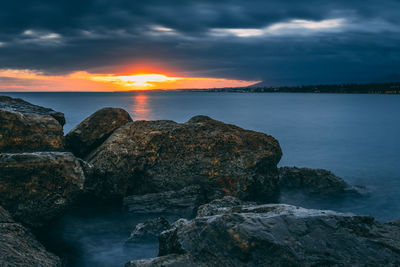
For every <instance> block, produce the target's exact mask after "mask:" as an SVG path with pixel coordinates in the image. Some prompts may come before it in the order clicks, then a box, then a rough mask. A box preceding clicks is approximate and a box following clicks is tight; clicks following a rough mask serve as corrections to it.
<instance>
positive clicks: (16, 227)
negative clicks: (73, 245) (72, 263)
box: [0, 206, 61, 267]
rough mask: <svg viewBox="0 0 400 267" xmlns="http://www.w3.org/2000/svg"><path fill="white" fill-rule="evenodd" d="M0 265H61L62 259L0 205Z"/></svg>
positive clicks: (45, 266) (13, 266)
mask: <svg viewBox="0 0 400 267" xmlns="http://www.w3.org/2000/svg"><path fill="white" fill-rule="evenodd" d="M0 266H10V267H11V266H12V267H25V266H42V267H47V266H49V267H50V266H51V267H54V266H61V260H60V258H58V257H57V256H56V255H54V254H52V253H50V252H48V251H46V249H45V248H44V247H43V246H42V245H41V244H40V243H39V242H38V241H37V240H36V238H35V237H34V236H33V235H32V234H31V233H30V232H29V231H28V229H26V228H25V227H24V226H22V225H21V224H19V223H16V222H15V221H14V220H13V219H12V217H11V216H10V214H8V212H7V211H6V210H4V209H3V208H2V207H1V206H0Z"/></svg>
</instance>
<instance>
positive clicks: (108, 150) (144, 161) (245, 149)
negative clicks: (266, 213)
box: [86, 116, 282, 199]
mask: <svg viewBox="0 0 400 267" xmlns="http://www.w3.org/2000/svg"><path fill="white" fill-rule="evenodd" d="M281 155H282V153H281V149H280V146H279V143H278V141H277V140H275V139H274V138H273V137H271V136H269V135H266V134H263V133H258V132H254V131H249V130H244V129H242V128H239V127H237V126H234V125H229V124H225V123H222V122H219V121H216V120H213V119H210V118H209V117H206V116H196V117H193V118H192V119H190V120H189V121H188V122H186V123H181V124H179V123H176V122H173V121H136V122H132V123H127V124H126V125H124V126H122V127H120V128H118V129H117V130H115V131H114V133H113V134H112V135H111V136H110V137H109V138H108V139H107V140H106V141H105V142H104V143H103V144H102V145H101V146H99V147H98V148H97V149H96V150H95V151H93V152H92V153H90V154H89V155H88V157H87V158H86V160H87V161H88V162H90V163H92V164H93V165H94V166H95V167H96V168H98V169H99V170H100V172H101V179H99V181H98V188H99V195H101V196H107V195H108V196H109V195H110V194H111V195H114V196H119V197H120V196H127V195H141V194H146V193H157V192H164V191H169V190H180V189H182V188H184V187H187V186H192V185H199V186H200V187H201V188H202V190H203V192H205V193H206V194H207V198H208V199H215V198H217V196H224V195H232V196H236V197H239V198H241V199H253V198H257V199H271V198H274V197H275V195H276V193H277V191H278V173H277V167H276V165H277V163H278V162H279V160H280V158H281Z"/></svg>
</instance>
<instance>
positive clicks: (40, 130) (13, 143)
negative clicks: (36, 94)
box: [0, 96, 65, 152]
mask: <svg viewBox="0 0 400 267" xmlns="http://www.w3.org/2000/svg"><path fill="white" fill-rule="evenodd" d="M64 124H65V118H64V114H62V113H60V112H56V111H54V110H52V109H49V108H43V107H40V106H36V105H32V104H30V103H28V102H26V101H24V100H22V99H15V98H11V97H6V96H0V125H1V127H0V152H22V151H24V152H31V151H52V150H62V149H63V148H64V132H63V125H64Z"/></svg>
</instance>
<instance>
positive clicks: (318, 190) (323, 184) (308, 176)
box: [279, 167, 357, 195]
mask: <svg viewBox="0 0 400 267" xmlns="http://www.w3.org/2000/svg"><path fill="white" fill-rule="evenodd" d="M279 185H280V187H281V189H292V190H299V191H303V192H305V193H307V194H316V195H337V194H343V193H356V192H357V191H356V190H355V189H354V188H352V187H351V186H349V185H348V184H347V183H346V182H345V181H344V180H343V179H342V178H340V177H338V176H336V175H335V174H333V173H332V172H330V171H327V170H324V169H309V168H297V167H281V168H279Z"/></svg>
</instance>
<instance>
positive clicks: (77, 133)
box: [65, 108, 132, 158]
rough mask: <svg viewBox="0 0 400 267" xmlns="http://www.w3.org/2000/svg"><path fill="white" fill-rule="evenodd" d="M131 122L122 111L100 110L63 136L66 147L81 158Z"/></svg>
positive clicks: (127, 115)
mask: <svg viewBox="0 0 400 267" xmlns="http://www.w3.org/2000/svg"><path fill="white" fill-rule="evenodd" d="M131 121H132V118H131V117H130V115H129V113H128V112H126V111H125V110H123V109H120V108H103V109H100V110H98V111H96V112H95V113H93V114H92V115H91V116H90V117H88V118H86V119H85V120H84V121H82V122H81V123H80V124H79V125H78V126H76V127H75V128H74V129H72V130H71V131H70V132H69V133H68V134H67V135H66V136H65V142H66V147H67V149H69V150H70V151H72V152H73V153H74V154H75V155H76V156H77V157H81V158H83V157H85V156H86V155H87V154H88V153H89V152H90V151H92V150H93V149H95V148H96V147H98V146H99V145H101V144H102V143H103V142H104V140H106V139H107V138H108V137H109V136H110V135H111V134H112V133H113V132H114V131H115V130H116V129H118V128H119V127H121V126H123V125H125V124H126V123H128V122H131Z"/></svg>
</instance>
